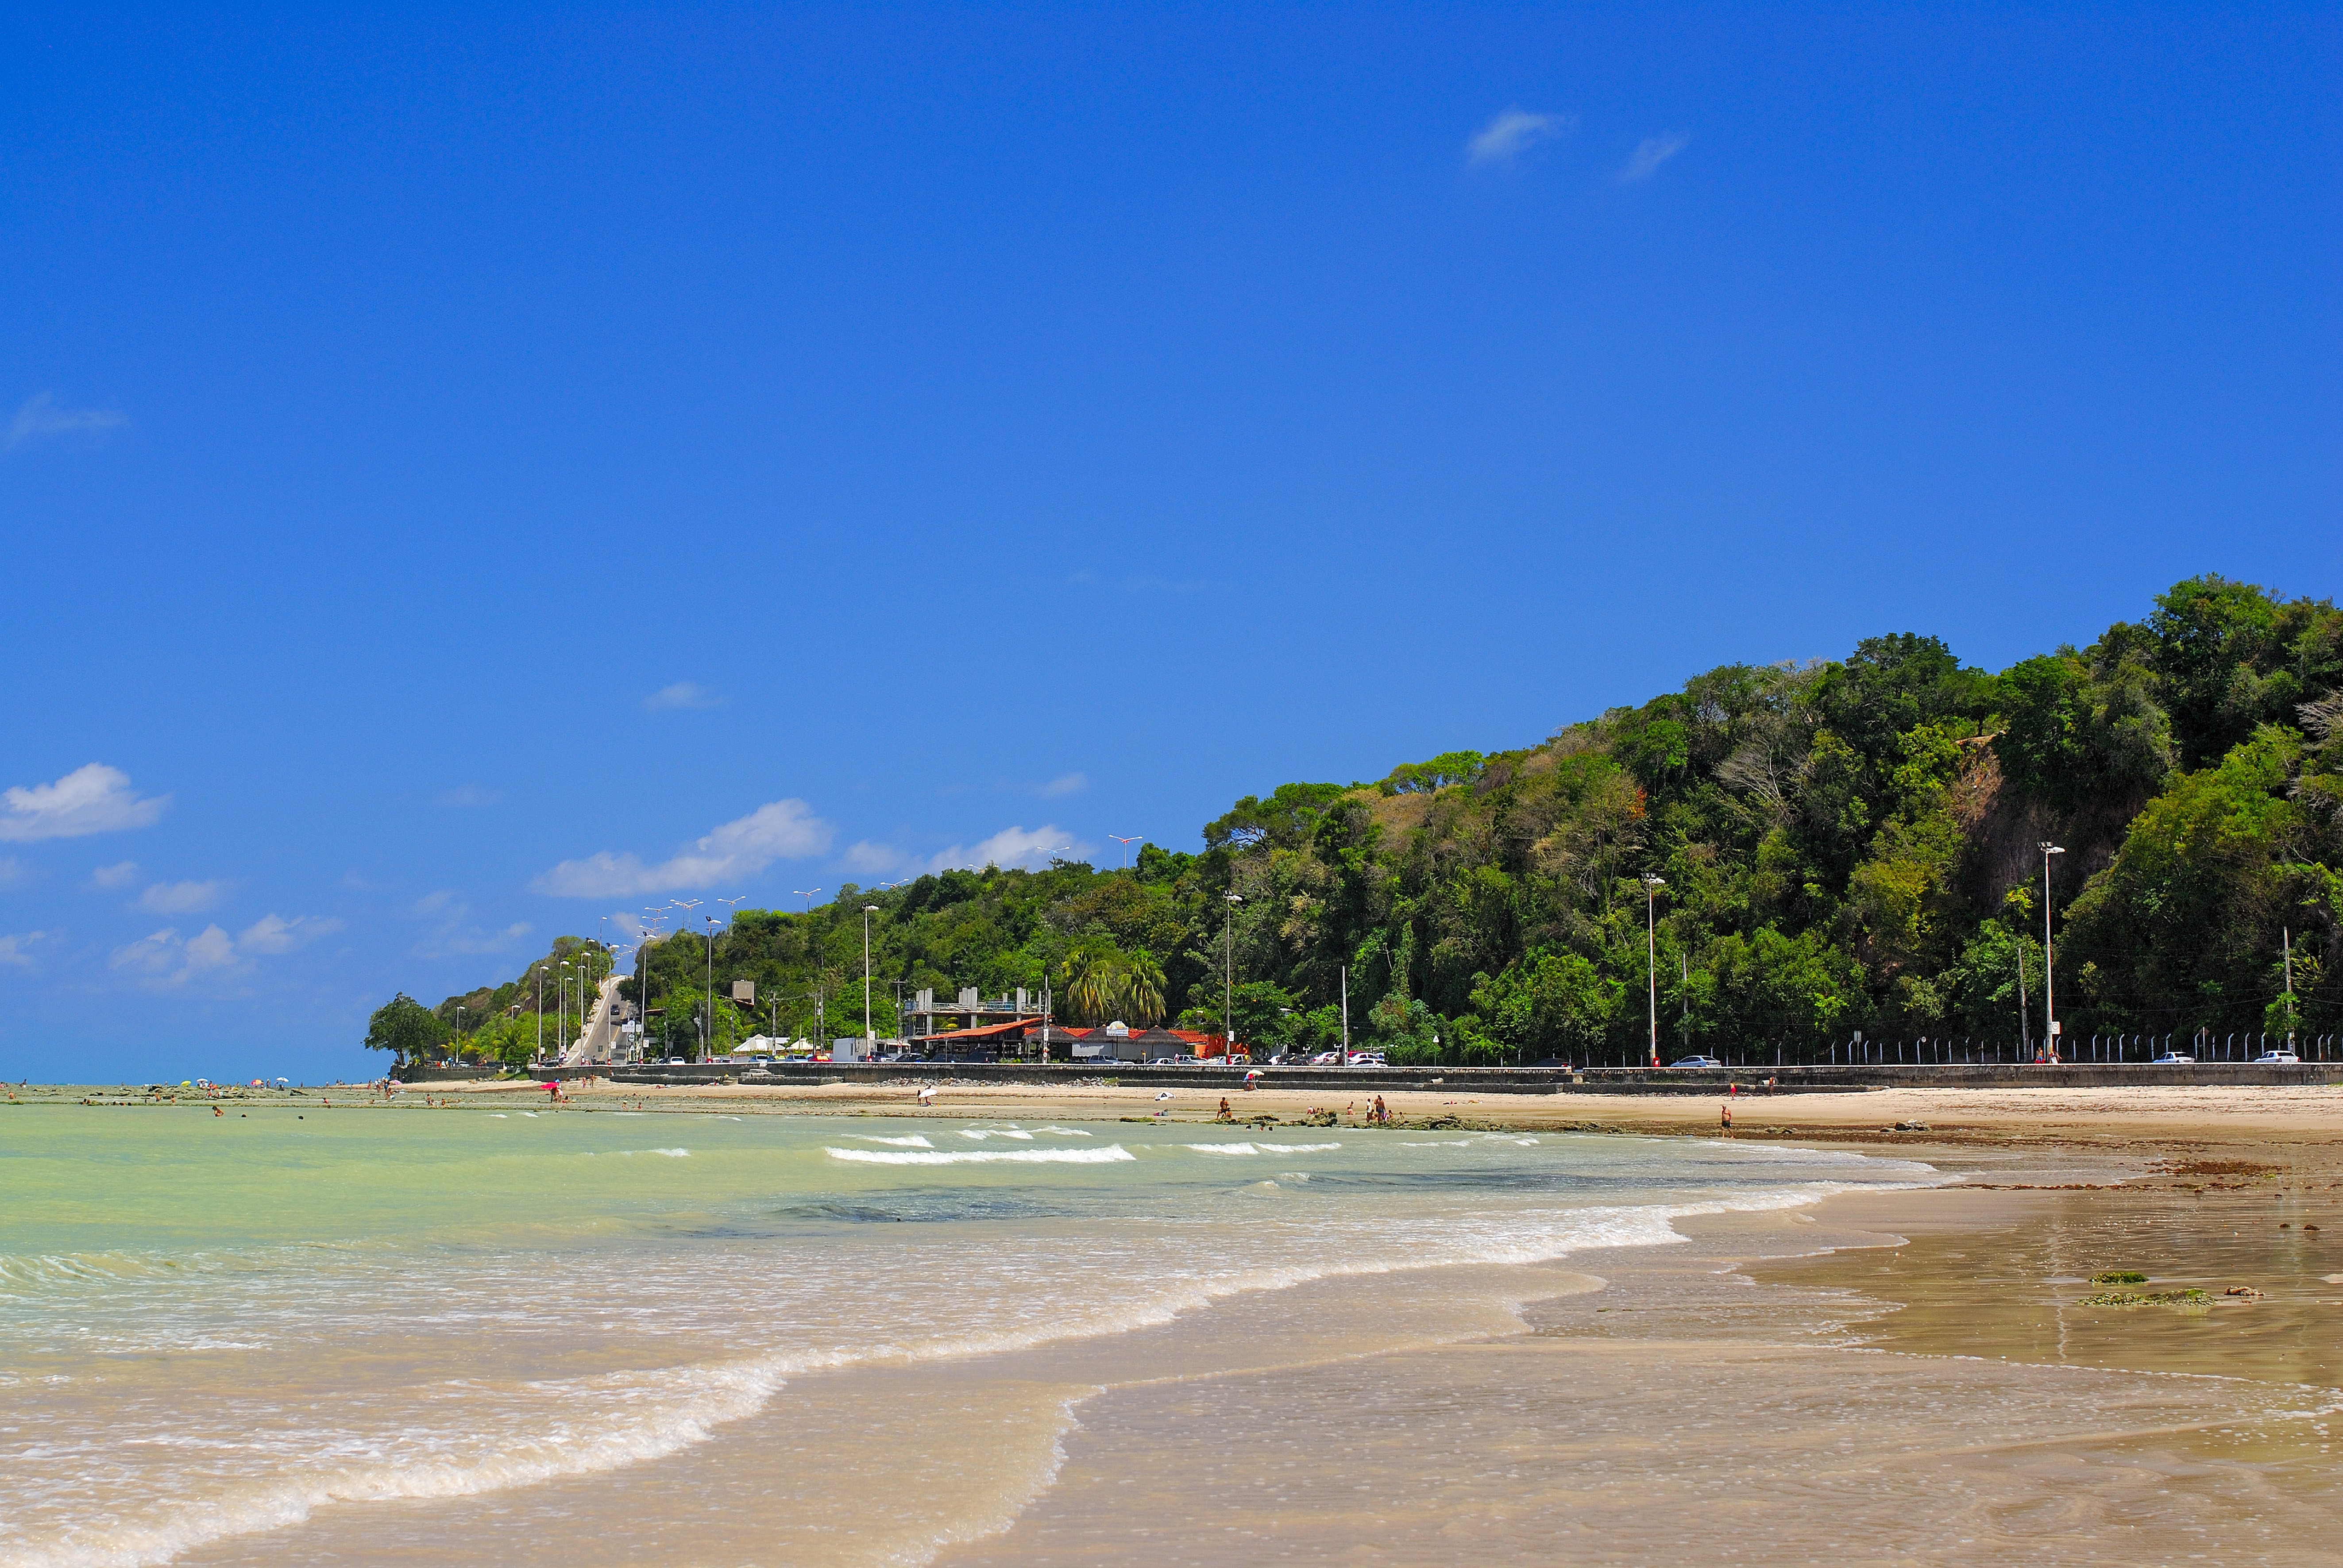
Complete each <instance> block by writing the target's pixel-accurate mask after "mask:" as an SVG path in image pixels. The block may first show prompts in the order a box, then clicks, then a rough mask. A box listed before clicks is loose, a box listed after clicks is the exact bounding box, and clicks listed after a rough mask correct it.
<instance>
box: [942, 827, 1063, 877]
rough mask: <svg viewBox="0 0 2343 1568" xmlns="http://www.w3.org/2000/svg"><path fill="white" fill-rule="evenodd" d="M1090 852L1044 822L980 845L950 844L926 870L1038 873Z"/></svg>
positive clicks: (1007, 830)
mask: <svg viewBox="0 0 2343 1568" xmlns="http://www.w3.org/2000/svg"><path fill="white" fill-rule="evenodd" d="M1091 853H1093V846H1091V845H1089V844H1085V843H1083V842H1082V841H1081V840H1080V839H1075V838H1074V837H1073V836H1072V835H1071V834H1070V833H1068V832H1067V831H1066V830H1065V829H1063V828H1060V827H1056V826H1053V825H1051V824H1050V823H1046V822H1045V823H1043V824H1042V825H1041V827H1039V828H1036V829H1033V830H1032V831H1031V832H1030V833H1029V832H1027V831H1026V830H1025V829H1022V828H1003V829H1001V831H1000V832H998V833H995V834H994V835H993V836H992V837H991V838H990V839H984V840H983V841H982V842H980V843H978V844H975V845H960V844H954V845H953V846H952V847H951V848H950V849H946V850H944V851H943V852H942V853H940V854H939V855H935V856H933V857H931V858H930V859H929V861H928V869H930V870H931V871H948V870H950V869H953V868H955V867H964V868H966V869H969V870H982V869H984V868H985V867H987V866H1000V867H1001V868H1003V869H1006V868H1008V867H1011V866H1023V867H1025V868H1026V869H1028V870H1040V869H1042V868H1043V867H1046V866H1047V865H1049V863H1050V862H1051V860H1053V859H1070V860H1079V859H1087V858H1088V857H1089V856H1090V855H1091Z"/></svg>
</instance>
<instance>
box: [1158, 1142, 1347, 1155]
mask: <svg viewBox="0 0 2343 1568" xmlns="http://www.w3.org/2000/svg"><path fill="white" fill-rule="evenodd" d="M1180 1147H1181V1148H1182V1149H1192V1150H1194V1151H1196V1152H1197V1153H1199V1154H1320V1153H1323V1152H1324V1151H1327V1150H1329V1149H1340V1148H1341V1147H1342V1145H1341V1144H1339V1143H1182V1145H1181V1146H1180Z"/></svg>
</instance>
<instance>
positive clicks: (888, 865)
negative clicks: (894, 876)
mask: <svg viewBox="0 0 2343 1568" xmlns="http://www.w3.org/2000/svg"><path fill="white" fill-rule="evenodd" d="M910 859H911V857H910V856H909V855H906V854H905V853H903V851H902V850H900V849H897V848H895V847H894V846H893V845H892V844H874V843H872V842H871V841H870V839H861V840H860V841H859V842H856V843H852V844H849V845H848V846H847V847H846V853H845V854H843V855H841V856H840V857H839V861H840V865H842V866H843V867H844V868H845V869H847V870H850V871H855V872H859V873H860V874H861V875H863V876H866V877H880V876H884V875H886V874H887V873H888V872H889V871H899V870H900V869H903V867H904V866H906V865H908V864H909V863H910Z"/></svg>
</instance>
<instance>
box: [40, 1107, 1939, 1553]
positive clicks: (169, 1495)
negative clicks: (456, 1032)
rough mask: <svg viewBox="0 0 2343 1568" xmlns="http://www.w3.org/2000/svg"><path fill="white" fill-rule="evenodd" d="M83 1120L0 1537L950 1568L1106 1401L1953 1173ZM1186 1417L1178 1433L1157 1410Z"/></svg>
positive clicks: (1504, 1140)
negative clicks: (1752, 1218)
mask: <svg viewBox="0 0 2343 1568" xmlns="http://www.w3.org/2000/svg"><path fill="white" fill-rule="evenodd" d="M298 1114H299V1119H298V1120H297V1119H296V1113H295V1112H292V1111H275V1110H270V1111H253V1112H251V1113H250V1114H247V1115H242V1116H236V1115H230V1116H228V1117H226V1118H215V1117H213V1116H211V1115H210V1114H209V1113H208V1112H207V1111H201V1110H193V1109H187V1110H176V1109H161V1108H140V1109H135V1110H92V1109H82V1108H69V1107H61V1108H55V1109H23V1110H18V1111H12V1112H11V1113H10V1114H9V1116H8V1118H7V1121H6V1122H5V1125H0V1190H5V1192H6V1193H7V1201H6V1206H5V1211H0V1369H5V1370H0V1390H4V1391H5V1411H6V1414H5V1420H0V1467H5V1468H0V1473H5V1474H6V1475H7V1476H8V1478H9V1483H10V1484H9V1486H8V1489H7V1493H8V1495H7V1501H6V1504H5V1514H0V1563H6V1564H11V1565H16V1564H24V1565H30V1564H35V1563H38V1564H52V1563H55V1564H65V1563H160V1562H166V1561H171V1560H174V1559H184V1560H186V1561H201V1562H231V1561H235V1562H242V1561H253V1562H262V1561H301V1562H306V1563H316V1562H327V1561H379V1562H389V1561H438V1562H447V1561H486V1560H491V1559H493V1560H499V1561H523V1560H531V1559H534V1558H536V1557H539V1556H542V1557H545V1558H548V1559H550V1558H555V1557H558V1558H560V1559H561V1560H563V1561H564V1562H565V1563H569V1564H572V1565H575V1564H579V1563H596V1562H625V1561H637V1560H640V1559H641V1558H642V1557H644V1556H645V1555H648V1554H649V1553H653V1552H657V1553H661V1554H664V1555H666V1556H668V1557H669V1558H671V1559H672V1560H674V1561H678V1562H738V1561H789V1562H805V1563H823V1562H865V1561H869V1562H878V1561H897V1562H919V1561H928V1560H932V1559H933V1558H935V1557H936V1556H937V1555H938V1554H939V1553H945V1552H947V1551H950V1550H952V1549H954V1548H956V1547H958V1548H967V1547H969V1546H970V1543H978V1542H981V1541H982V1540H983V1539H984V1538H985V1537H986V1536H987V1535H988V1534H989V1533H992V1532H997V1531H1000V1530H1002V1529H1007V1528H1010V1527H1011V1525H1012V1524H1013V1523H1015V1522H1016V1521H1017V1520H1018V1519H1019V1518H1020V1517H1021V1514H1022V1513H1023V1512H1024V1511H1025V1510H1026V1509H1027V1508H1028V1507H1029V1506H1030V1505H1031V1503H1032V1501H1033V1500H1034V1499H1035V1498H1037V1497H1039V1496H1041V1495H1042V1494H1043V1493H1045V1492H1046V1491H1047V1490H1048V1489H1049V1488H1050V1487H1051V1485H1052V1484H1054V1483H1055V1481H1056V1479H1057V1477H1058V1475H1059V1472H1060V1469H1061V1463H1062V1461H1063V1456H1064V1452H1065V1448H1064V1444H1065V1442H1066V1441H1067V1434H1068V1433H1069V1432H1071V1431H1072V1430H1073V1429H1074V1427H1075V1423H1076V1421H1077V1415H1076V1412H1077V1410H1078V1409H1079V1408H1081V1407H1082V1406H1083V1405H1084V1404H1085V1403H1086V1402H1091V1401H1092V1400H1095V1399H1096V1398H1097V1397H1099V1394H1100V1391H1101V1389H1103V1388H1106V1387H1108V1386H1110V1385H1111V1386H1114V1387H1118V1388H1121V1387H1126V1386H1131V1385H1134V1384H1137V1383H1143V1382H1146V1381H1147V1380H1148V1379H1149V1378H1151V1377H1153V1378H1161V1379H1172V1380H1178V1379H1183V1378H1194V1377H1199V1376H1227V1375H1234V1374H1237V1373H1244V1372H1249V1371H1250V1372H1251V1373H1254V1374H1259V1375H1270V1374H1272V1373H1279V1374H1282V1375H1294V1374H1295V1372H1296V1369H1302V1368H1308V1367H1312V1366H1325V1365H1331V1364H1334V1363H1337V1362H1345V1361H1348V1362H1358V1361H1359V1360H1360V1359H1361V1358H1371V1357H1374V1356H1379V1355H1380V1356H1388V1355H1391V1354H1393V1353H1397V1352H1405V1351H1406V1350H1407V1349H1408V1348H1409V1347H1423V1346H1431V1345H1439V1344H1453V1343H1455V1342H1459V1341H1462V1340H1466V1339H1471V1338H1474V1337H1485V1336H1488V1335H1493V1334H1499V1333H1503V1332H1507V1331H1508V1330H1510V1329H1513V1328H1517V1327H1518V1326H1519V1323H1520V1318H1519V1316H1518V1312H1519V1310H1520V1308H1521V1306H1522V1304H1523V1302H1528V1301H1532V1300H1535V1299H1538V1298H1540V1297H1542V1296H1544V1297H1551V1296H1555V1295H1560V1294H1563V1293H1565V1292H1569V1291H1571V1290H1574V1289H1580V1288H1584V1285H1585V1284H1586V1283H1587V1282H1584V1281H1580V1280H1574V1279H1573V1278H1572V1277H1570V1276H1568V1275H1567V1274H1565V1273H1564V1272H1561V1271H1555V1270H1554V1269H1552V1268H1548V1267H1541V1266H1539V1265H1544V1264H1550V1263H1551V1262H1552V1261H1555V1260H1561V1259H1565V1258H1569V1257H1571V1256H1573V1255H1574V1254H1580V1253H1584V1252H1587V1251H1591V1250H1595V1249H1606V1250H1609V1251H1611V1253H1612V1255H1619V1251H1620V1250H1621V1249H1626V1250H1629V1251H1635V1250H1644V1249H1652V1248H1660V1247H1666V1246H1669V1245H1672V1244H1674V1243H1675V1242H1677V1241H1680V1240H1681V1238H1680V1237H1679V1235H1678V1233H1677V1232H1676V1231H1674V1229H1673V1228H1672V1227H1671V1224H1670V1221H1671V1220H1672V1219H1674V1218H1678V1217H1682V1216H1685V1215H1694V1214H1703V1213H1717V1212H1736V1211H1737V1212H1750V1213H1762V1212H1765V1211H1775V1210H1781V1209H1785V1208H1788V1207H1794V1206H1797V1205H1802V1204H1805V1203H1808V1202H1811V1201H1814V1200H1815V1198H1816V1197H1818V1196H1820V1195H1823V1194H1825V1193H1828V1192H1832V1191H1842V1190H1845V1188H1847V1187H1850V1186H1861V1185H1865V1184H1883V1183H1896V1182H1911V1181H1931V1180H1934V1179H1935V1178H1933V1176H1932V1174H1931V1173H1930V1172H1929V1171H1927V1170H1926V1167H1923V1166H1919V1165H1916V1164H1912V1163H1908V1162H1904V1161H1876V1160H1865V1159H1862V1158H1860V1157H1856V1156H1853V1155H1849V1154H1845V1153H1838V1152H1807V1151H1792V1150H1784V1149H1779V1148H1752V1149H1736V1148H1732V1147H1729V1146H1724V1145H1719V1144H1708V1143H1693V1142H1689V1141H1642V1140H1634V1139H1624V1138H1616V1137H1607V1138H1606V1137H1592V1136H1577V1135H1567V1134H1565V1135H1547V1136H1539V1137H1529V1136H1523V1135H1516V1134H1507V1135H1456V1134H1449V1135H1439V1136H1434V1135H1424V1134H1412V1133H1405V1132H1394V1131H1366V1130H1358V1129H1325V1130H1315V1129H1313V1130H1306V1131H1305V1130H1299V1129H1292V1130H1284V1131H1272V1132H1260V1131H1241V1130H1236V1129H1213V1128H1205V1127H1200V1126H1197V1125H1195V1124H1186V1125H1181V1126H1166V1125H1151V1124H1123V1123H1115V1124H1089V1125H1076V1124H1034V1125H1029V1126H1019V1127H1006V1126H1001V1125H986V1126H970V1125H967V1124H964V1123H961V1122H958V1121H951V1120H948V1119H936V1120H934V1121H910V1120H893V1119H890V1120H887V1121H875V1120H867V1119H813V1118H797V1117H787V1118H783V1117H749V1118H745V1119H736V1118H732V1117H728V1116H677V1115H660V1116H655V1117H654V1116H627V1115H622V1114H613V1113H607V1112H604V1113H595V1114H586V1113H582V1112H578V1111H571V1112H568V1113H564V1114H553V1113H549V1112H540V1113H538V1114H534V1115H532V1114H528V1113H526V1112H522V1111H510V1112H506V1113H491V1112H484V1111H465V1112H460V1113H448V1114H416V1113H412V1112H392V1111H367V1110H360V1109H354V1108H349V1107H344V1108H338V1109H336V1110H334V1111H323V1110H321V1109H320V1110H310V1111H303V1112H300V1113H298ZM1165 1441H1166V1442H1175V1441H1176V1439H1175V1438H1173V1437H1169V1436H1167V1438H1166V1440H1165Z"/></svg>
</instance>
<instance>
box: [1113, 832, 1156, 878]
mask: <svg viewBox="0 0 2343 1568" xmlns="http://www.w3.org/2000/svg"><path fill="white" fill-rule="evenodd" d="M1107 837H1108V838H1110V839H1113V840H1114V841H1115V842H1116V843H1118V844H1120V845H1121V846H1122V869H1124V870H1126V871H1127V870H1129V869H1131V846H1132V845H1133V844H1144V843H1145V842H1147V835H1146V834H1144V833H1133V834H1132V835H1131V837H1130V838H1128V839H1126V838H1124V837H1123V836H1122V835H1121V834H1120V833H1109V834H1108V835H1107Z"/></svg>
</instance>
